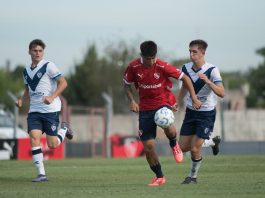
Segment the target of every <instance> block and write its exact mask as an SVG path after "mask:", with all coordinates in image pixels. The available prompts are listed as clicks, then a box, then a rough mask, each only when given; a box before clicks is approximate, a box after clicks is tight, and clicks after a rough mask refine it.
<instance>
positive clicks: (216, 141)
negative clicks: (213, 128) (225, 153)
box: [212, 136, 221, 155]
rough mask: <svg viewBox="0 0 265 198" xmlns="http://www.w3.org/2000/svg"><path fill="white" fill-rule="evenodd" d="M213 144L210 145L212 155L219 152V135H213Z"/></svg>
mask: <svg viewBox="0 0 265 198" xmlns="http://www.w3.org/2000/svg"><path fill="white" fill-rule="evenodd" d="M213 142H214V146H212V150H213V155H217V154H218V153H219V144H220V142H221V137H220V136H215V137H214V138H213Z"/></svg>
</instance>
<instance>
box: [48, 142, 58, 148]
mask: <svg viewBox="0 0 265 198" xmlns="http://www.w3.org/2000/svg"><path fill="white" fill-rule="evenodd" d="M47 145H48V147H49V148H50V149H55V148H57V146H58V143H57V142H47Z"/></svg>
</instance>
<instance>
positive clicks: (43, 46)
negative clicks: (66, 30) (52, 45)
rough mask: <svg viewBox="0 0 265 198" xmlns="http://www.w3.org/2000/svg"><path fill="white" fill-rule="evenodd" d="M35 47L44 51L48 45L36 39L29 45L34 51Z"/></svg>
mask: <svg viewBox="0 0 265 198" xmlns="http://www.w3.org/2000/svg"><path fill="white" fill-rule="evenodd" d="M35 45H39V46H41V47H42V48H43V49H45V47H46V45H45V43H44V42H43V41H42V40H40V39H34V40H33V41H31V42H30V43H29V49H32V48H33V47H34V46H35Z"/></svg>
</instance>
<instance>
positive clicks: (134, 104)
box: [123, 82, 139, 112]
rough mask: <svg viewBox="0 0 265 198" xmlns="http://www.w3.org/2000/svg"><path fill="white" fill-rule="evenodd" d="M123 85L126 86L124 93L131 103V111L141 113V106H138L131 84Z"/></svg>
mask: <svg viewBox="0 0 265 198" xmlns="http://www.w3.org/2000/svg"><path fill="white" fill-rule="evenodd" d="M123 85H124V92H125V94H126V96H127V98H128V99H129V101H130V110H131V111H133V112H139V105H138V104H137V102H136V101H135V99H134V97H133V91H132V86H131V85H130V84H126V83H125V82H124V83H123Z"/></svg>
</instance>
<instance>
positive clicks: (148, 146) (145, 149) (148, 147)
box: [144, 144, 154, 153]
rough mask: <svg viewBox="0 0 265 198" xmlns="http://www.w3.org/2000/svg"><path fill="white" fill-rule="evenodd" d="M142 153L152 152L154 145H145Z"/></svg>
mask: <svg viewBox="0 0 265 198" xmlns="http://www.w3.org/2000/svg"><path fill="white" fill-rule="evenodd" d="M144 152H145V153H151V152H154V145H152V144H146V145H144Z"/></svg>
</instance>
